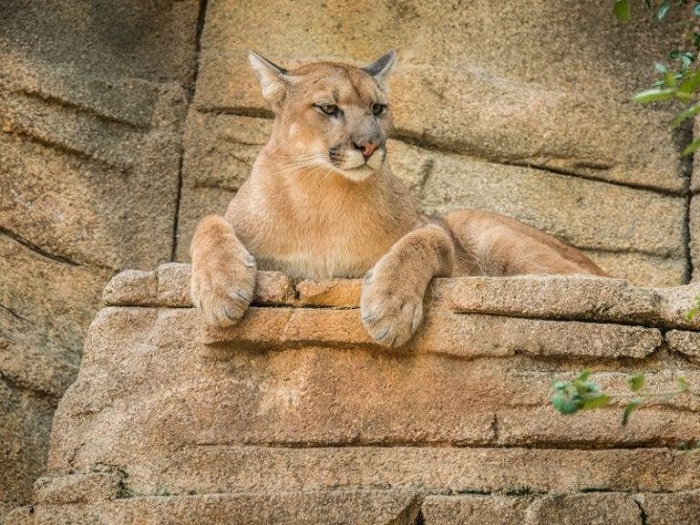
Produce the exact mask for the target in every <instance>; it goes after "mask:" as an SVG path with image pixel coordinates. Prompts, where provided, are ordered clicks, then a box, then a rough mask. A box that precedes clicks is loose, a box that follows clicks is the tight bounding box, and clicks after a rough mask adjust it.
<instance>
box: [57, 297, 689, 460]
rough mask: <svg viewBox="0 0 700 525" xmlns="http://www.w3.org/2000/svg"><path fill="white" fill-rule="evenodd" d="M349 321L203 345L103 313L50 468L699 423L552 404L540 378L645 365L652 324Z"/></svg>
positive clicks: (613, 433)
mask: <svg viewBox="0 0 700 525" xmlns="http://www.w3.org/2000/svg"><path fill="white" fill-rule="evenodd" d="M358 315H359V312H358V310H356V309H354V310H352V309H351V310H347V309H339V310H335V309H331V308H323V309H316V308H299V309H292V308H284V307H276V308H259V307H256V308H252V309H251V311H250V314H249V315H248V316H247V317H246V318H245V319H244V321H242V323H241V324H240V326H239V328H238V329H239V330H242V332H241V333H242V334H243V335H244V337H243V336H240V335H239V339H238V340H236V339H235V337H234V338H233V339H231V338H229V340H228V341H226V342H225V343H223V342H222V341H219V343H220V344H217V345H215V346H213V347H206V346H205V345H202V344H201V343H200V342H199V341H198V339H197V337H194V336H193V334H196V333H197V332H198V330H199V328H200V323H201V320H200V318H199V315H198V313H197V312H196V311H195V310H193V309H190V308H176V309H154V308H144V307H131V308H127V307H109V308H105V309H103V310H101V311H100V313H99V314H98V316H97V317H96V319H95V321H94V322H93V324H92V326H91V330H90V332H89V334H88V337H87V339H86V345H85V354H84V357H83V361H82V368H81V372H80V374H79V376H78V379H77V380H76V381H75V382H74V383H73V384H72V385H71V387H70V389H69V390H68V393H67V394H66V395H65V396H64V398H63V400H62V402H61V405H60V408H59V411H58V413H57V416H56V418H55V420H54V426H53V428H54V433H55V434H54V436H55V437H54V446H53V451H52V469H53V472H66V471H68V470H73V469H78V470H89V469H91V468H92V466H94V465H98V464H105V465H131V464H134V463H136V464H137V465H140V466H139V467H138V468H146V469H149V468H151V467H146V466H145V465H143V463H142V459H140V458H143V457H148V458H149V461H150V462H152V463H153V465H154V466H155V465H158V464H162V462H166V463H167V461H169V458H170V456H171V454H172V451H173V450H176V449H177V448H178V447H181V446H183V445H201V446H223V445H245V444H265V445H267V446H281V447H299V446H334V445H363V446H369V445H375V444H383V445H385V446H389V445H391V446H399V445H402V444H410V445H414V446H418V445H427V444H432V445H435V446H445V445H449V446H477V445H485V444H492V445H500V444H505V445H508V446H519V445H521V444H527V445H528V446H529V445H533V446H545V445H547V446H560V445H561V444H562V443H563V442H565V441H567V440H568V441H571V442H573V443H579V444H583V443H586V444H587V446H594V445H595V446H606V447H607V446H609V447H613V446H616V445H620V444H622V445H625V446H628V445H630V444H634V445H638V446H655V445H659V444H663V445H668V444H675V443H677V442H679V441H681V440H688V439H690V438H692V436H691V435H689V433H691V434H692V432H693V431H694V429H695V428H696V426H697V421H696V420H697V418H696V417H695V413H693V412H691V411H689V410H688V409H687V408H686V407H682V408H681V407H680V405H668V406H665V407H663V408H661V407H659V408H658V409H657V408H654V407H649V409H648V410H645V411H644V412H643V413H644V417H643V418H642V417H640V418H639V423H636V422H635V425H632V426H630V427H629V428H628V429H624V428H622V427H621V426H620V425H619V417H620V414H619V408H616V407H612V408H610V409H608V410H606V411H603V412H601V413H600V415H598V413H596V414H595V415H594V416H592V417H591V419H579V420H577V422H573V421H572V420H567V419H565V418H563V417H562V416H560V415H558V414H557V413H556V412H555V411H554V409H553V408H551V407H549V406H548V399H549V396H550V395H551V390H550V388H551V387H550V385H551V382H552V381H553V380H555V379H561V378H562V377H563V376H564V375H565V374H566V375H568V374H571V373H573V372H574V371H576V370H580V369H582V368H583V367H584V366H585V363H586V362H587V361H588V362H590V361H591V360H592V358H598V359H601V360H602V362H608V363H615V362H616V361H615V359H616V358H620V357H624V356H628V357H636V358H637V359H640V361H639V362H638V366H640V367H647V366H649V365H648V364H647V363H648V361H641V358H643V357H645V356H647V355H648V354H650V353H652V352H653V351H654V350H655V348H656V346H658V344H659V343H660V341H661V336H660V334H659V332H658V330H656V329H645V328H639V327H633V326H626V325H602V324H596V323H574V322H564V321H562V322H558V321H541V320H531V319H509V318H506V317H498V316H496V317H489V316H479V315H475V316H465V315H458V314H453V313H451V312H449V311H444V310H440V309H435V310H434V311H433V312H432V313H429V317H428V320H427V324H426V332H425V333H426V334H428V335H424V336H419V337H418V339H417V340H416V342H415V343H414V344H412V346H409V347H407V348H406V349H403V350H402V349H397V350H395V351H393V352H389V351H386V350H385V349H383V348H381V347H379V346H376V345H373V344H370V343H367V342H365V343H362V341H361V340H360V338H365V339H366V338H368V336H367V335H366V334H365V332H364V329H363V327H362V325H361V323H360V321H359V318H357V316H358ZM433 315H435V316H436V317H431V316H433ZM445 315H446V316H451V317H449V318H448V319H447V320H445V319H444V318H442V317H440V316H445ZM348 316H352V318H353V319H355V321H354V324H353V321H349V320H348V319H346V318H347V317H348ZM455 318H457V319H455ZM246 319H247V320H246ZM436 319H441V321H437V320H436ZM475 321H476V322H475ZM491 321H494V322H496V323H497V324H496V325H493V324H489V322H491ZM334 322H335V323H337V324H338V326H337V327H334V326H333V325H332V323H334ZM439 323H442V324H439ZM465 327H466V328H465ZM489 327H490V328H489ZM513 327H515V328H513ZM489 329H490V330H493V332H489ZM509 329H513V332H512V333H509V334H510V335H509V334H504V333H503V332H508V330H509ZM231 333H233V334H235V333H236V332H235V330H234V331H233V332H231ZM431 333H433V334H434V335H430V334H431ZM338 334H341V335H338ZM439 334H442V335H439ZM499 334H500V335H499ZM615 334H617V335H615ZM422 337H424V338H425V339H422ZM334 338H335V339H334ZM450 338H451V340H452V341H453V342H452V343H451V344H452V346H450V345H448V344H447V342H449V340H450ZM290 341H291V342H294V344H293V345H291V346H290V344H291V343H290ZM459 341H461V344H462V346H458V342H459ZM479 341H481V343H479ZM429 344H433V345H435V346H433V347H429V346H428V345H429ZM477 344H481V346H476V347H472V345H477ZM265 345H267V346H265ZM421 345H422V346H421ZM499 345H501V346H499ZM507 345H511V346H510V347H509V346H507ZM516 352H517V353H519V355H518V356H517V358H515V359H514V360H504V359H503V357H515V356H516ZM480 356H481V357H480ZM464 357H468V358H469V359H460V358H464ZM555 357H558V358H559V359H560V361H558V364H555V365H554V366H552V365H549V367H547V366H545V365H543V362H544V363H547V362H548V361H547V360H549V359H552V358H555ZM543 359H544V361H542V360H543ZM561 359H564V360H565V361H561ZM554 363H557V362H556V361H555V362H554ZM627 363H628V365H627V366H628V367H629V364H630V363H631V361H627ZM543 366H544V367H545V368H544V370H543ZM537 370H539V372H537ZM689 373H690V374H692V373H693V371H692V370H690V371H689ZM690 374H689V377H688V380H689V381H691V380H692V378H693V377H695V376H694V375H690ZM696 375H697V374H696ZM666 379H668V380H669V381H670V380H671V378H666ZM609 383H610V384H612V385H614V384H615V383H614V381H609ZM428 386H429V387H428ZM406 400H410V403H408V402H406ZM465 407H469V408H468V409H467V408H465ZM655 410H658V413H657V412H655ZM640 413H641V412H640ZM645 422H646V424H647V427H646V429H645V428H644V425H645ZM637 424H638V425H639V428H638V427H637V426H636V425H637ZM630 429H633V430H634V432H633V431H632V430H630ZM698 434H700V430H699V431H698ZM156 450H157V451H159V452H158V454H156V453H155V452H154V451H156ZM153 468H155V467H153Z"/></svg>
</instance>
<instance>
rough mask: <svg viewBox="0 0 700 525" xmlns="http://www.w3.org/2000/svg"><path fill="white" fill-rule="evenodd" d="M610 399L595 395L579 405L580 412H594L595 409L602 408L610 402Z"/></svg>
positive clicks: (607, 396)
mask: <svg viewBox="0 0 700 525" xmlns="http://www.w3.org/2000/svg"><path fill="white" fill-rule="evenodd" d="M611 399H612V398H611V397H610V396H609V395H607V394H601V393H599V394H596V396H595V397H593V398H591V399H587V400H586V401H584V402H583V404H582V405H581V409H582V410H594V409H596V408H600V407H604V406H605V405H607V404H608V403H610V401H611Z"/></svg>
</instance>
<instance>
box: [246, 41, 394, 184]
mask: <svg viewBox="0 0 700 525" xmlns="http://www.w3.org/2000/svg"><path fill="white" fill-rule="evenodd" d="M249 59H250V63H251V65H252V66H253V70H254V71H255V74H256V76H257V77H258V80H259V82H260V86H261V88H262V94H263V97H264V98H265V100H266V101H267V102H268V104H269V105H270V107H271V108H272V111H273V112H274V113H275V126H274V130H273V133H272V138H271V140H270V145H269V148H268V154H269V155H270V157H271V160H274V159H276V160H277V161H279V163H280V166H281V167H284V168H285V169H290V168H293V167H297V168H302V169H304V168H311V169H313V170H314V171H317V172H318V173H320V174H325V173H330V172H332V171H335V172H338V173H340V174H342V175H344V176H345V177H347V178H348V179H350V180H353V181H361V180H364V179H366V178H367V177H369V176H370V175H371V174H372V173H374V172H375V171H378V170H379V169H380V168H381V167H382V165H383V163H384V159H385V157H386V138H387V134H388V132H389V131H390V129H391V124H392V118H391V111H390V108H389V99H388V89H387V83H386V80H387V76H388V74H389V72H390V71H391V69H392V67H393V65H394V62H395V60H396V53H395V52H394V51H391V52H389V53H387V54H386V55H384V56H382V57H381V58H379V59H377V60H376V61H375V62H373V63H371V64H369V65H367V66H365V67H362V68H359V67H354V66H349V65H346V64H338V63H330V62H321V63H315V64H307V65H305V66H301V67H299V68H297V69H294V70H291V71H289V70H286V69H284V68H282V67H280V66H277V65H275V64H273V63H272V62H270V61H269V60H267V59H265V58H263V57H261V56H260V55H258V54H256V53H253V52H251V53H250V55H249Z"/></svg>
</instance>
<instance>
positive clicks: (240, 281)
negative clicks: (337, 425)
mask: <svg viewBox="0 0 700 525" xmlns="http://www.w3.org/2000/svg"><path fill="white" fill-rule="evenodd" d="M395 59H396V54H395V52H393V51H392V52H389V53H387V54H386V55H384V56H382V57H381V58H379V59H378V60H376V61H375V62H373V63H371V64H369V65H367V66H365V67H362V68H359V67H354V66H350V65H346V64H340V63H327V62H323V63H313V64H307V65H304V66H301V67H299V68H296V69H293V70H287V69H284V68H282V67H279V66H277V65H275V64H273V63H272V62H270V61H268V60H266V59H265V58H263V57H262V56H260V55H258V54H256V53H253V52H251V53H250V55H249V60H250V63H251V65H252V67H253V70H254V72H255V74H256V76H257V78H258V81H259V83H260V86H261V88H262V95H263V97H264V98H265V100H266V101H267V103H268V104H269V105H270V107H271V108H272V111H273V113H274V115H275V120H274V124H273V129H272V135H271V137H270V141H269V142H268V144H267V145H266V146H265V147H264V148H263V150H262V151H261V152H260V154H259V156H258V157H257V160H256V161H255V164H254V166H253V169H252V173H251V175H250V177H249V178H248V179H247V180H246V182H245V183H244V184H243V185H242V186H241V188H240V190H239V191H238V193H237V194H236V196H235V197H234V198H233V200H232V201H231V203H230V205H229V207H228V210H227V212H226V214H225V216H224V217H221V216H214V215H211V216H208V217H205V218H204V219H203V220H202V221H201V222H200V223H199V224H198V226H197V228H196V232H195V234H194V238H193V240H192V245H191V250H190V253H191V257H192V281H191V293H192V299H193V301H194V304H195V305H196V306H197V307H198V308H200V309H201V311H202V313H203V315H204V317H205V319H206V321H207V322H208V323H209V324H212V325H219V326H227V325H231V324H233V323H235V322H236V321H237V320H238V319H240V318H241V316H242V315H243V314H244V313H245V311H246V308H247V307H248V305H249V304H250V301H251V299H252V298H253V292H254V288H255V279H256V271H257V270H258V269H261V270H277V271H281V272H284V273H286V274H288V275H290V276H293V277H300V278H312V279H322V278H331V277H364V281H363V285H362V296H361V305H360V306H361V314H362V322H363V323H364V325H365V327H366V328H367V330H368V331H369V333H370V334H371V336H372V337H373V338H374V339H375V340H376V341H378V342H379V343H381V344H384V345H387V346H398V345H402V344H403V343H405V342H406V341H408V340H409V339H410V337H411V336H412V335H413V333H414V332H415V331H416V329H417V328H418V326H419V325H420V323H421V320H422V317H423V296H424V294H425V291H426V289H427V287H428V284H429V283H430V281H431V279H432V278H433V277H438V276H460V275H493V276H500V275H516V274H548V273H553V274H575V273H579V274H594V275H601V276H602V275H605V274H604V272H603V271H602V270H601V269H600V268H599V267H598V266H596V265H595V264H594V263H593V262H591V261H590V260H589V259H588V258H587V257H586V256H585V255H584V254H583V253H581V252H580V251H578V250H576V249H574V248H572V247H569V246H567V245H565V244H563V243H562V242H560V241H558V240H557V239H555V238H554V237H551V236H550V235H548V234H546V233H544V232H542V231H539V230H537V229H535V228H532V227H530V226H526V225H524V224H522V223H520V222H518V221H516V220H514V219H510V218H507V217H503V216H499V215H495V214H491V213H486V212H480V211H470V210H461V211H455V212H453V213H449V214H448V215H446V216H445V217H443V218H441V219H430V218H428V217H425V216H423V215H421V214H420V213H419V211H418V209H417V206H416V202H415V200H414V198H413V197H412V196H411V195H410V194H409V192H408V191H407V189H406V188H405V187H404V186H402V185H401V183H400V182H399V180H398V179H397V178H396V177H395V176H394V175H393V174H392V172H391V169H390V168H389V165H388V162H387V158H386V156H387V155H386V141H387V136H388V134H389V132H390V130H391V127H392V112H391V105H390V102H389V98H388V88H387V80H388V78H387V77H388V76H389V73H390V71H391V70H392V67H393V65H394V63H395Z"/></svg>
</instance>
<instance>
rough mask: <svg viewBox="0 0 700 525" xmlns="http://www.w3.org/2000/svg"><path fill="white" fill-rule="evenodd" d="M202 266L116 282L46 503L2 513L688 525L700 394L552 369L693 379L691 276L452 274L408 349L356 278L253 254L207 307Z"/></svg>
mask: <svg viewBox="0 0 700 525" xmlns="http://www.w3.org/2000/svg"><path fill="white" fill-rule="evenodd" d="M188 284H189V265H184V264H169V265H165V266H161V267H160V268H159V269H158V270H157V271H153V272H142V271H141V272H140V271H128V272H125V273H122V274H120V275H118V276H117V277H115V279H114V280H113V281H112V282H111V284H110V285H109V286H108V288H107V290H106V293H105V302H106V304H107V306H106V307H105V308H103V309H102V310H101V311H100V312H99V313H98V314H97V317H96V319H95V321H94V322H93V324H92V326H91V328H90V331H89V333H88V336H87V340H86V346H85V353H84V356H83V362H82V365H81V368H80V373H79V374H78V378H77V379H76V381H75V382H74V383H73V384H72V385H71V386H70V387H69V389H68V391H67V392H66V394H65V396H64V397H63V398H62V400H61V402H60V404H59V408H58V410H57V412H56V416H55V418H54V425H53V432H52V440H51V451H50V456H49V464H48V473H47V475H46V476H45V477H42V478H40V479H39V480H38V481H37V483H36V484H35V496H34V506H33V507H31V509H30V508H23V509H18V510H17V511H15V512H14V513H12V514H11V515H10V517H9V519H8V521H7V523H8V525H10V524H11V525H49V524H51V525H60V524H69V523H70V524H88V523H103V524H105V525H111V524H114V525H117V524H119V525H124V524H131V523H134V524H136V523H164V524H165V523H190V524H199V523H202V524H204V523H206V524H218V523H221V524H224V523H226V524H238V523H240V524H244V523H245V524H251V523H253V524H255V523H260V524H269V523H295V524H296V523H298V524H310V525H311V524H314V525H323V524H341V523H353V524H362V523H368V524H369V523H373V524H394V525H398V524H405V525H414V524H418V523H422V524H424V525H434V524H455V525H456V524H461V525H468V524H477V523H478V524H480V525H510V524H513V525H516V524H518V525H519V524H523V523H524V524H527V525H536V524H550V523H570V524H579V523H580V524H589V523H606V524H609V525H622V524H625V525H627V524H630V525H632V524H634V525H659V524H669V525H671V524H673V525H693V524H696V523H697V516H698V512H699V511H700V477H698V475H697V472H698V469H699V468H700V454H697V453H693V452H687V451H683V450H679V449H678V448H677V447H678V445H679V443H681V442H688V441H689V440H692V439H694V438H697V436H698V435H700V418H699V417H698V411H699V410H700V404H698V399H697V397H696V396H690V395H689V394H685V395H683V396H681V397H678V398H676V399H673V400H671V401H663V400H662V401H657V402H653V403H649V404H647V405H645V406H643V407H642V408H641V409H639V411H638V412H635V414H634V415H633V416H632V418H631V421H630V423H629V425H628V426H626V427H623V426H622V425H621V415H622V408H621V404H622V403H619V402H618V403H617V404H616V405H615V406H611V407H607V408H605V409H602V410H599V411H595V412H591V413H588V414H586V415H579V416H569V417H565V416H562V415H560V414H558V413H557V412H556V411H555V410H554V409H553V408H552V407H551V406H550V405H549V402H548V399H549V397H550V395H551V383H552V381H553V380H555V379H563V378H570V377H571V376H572V375H573V374H575V373H576V372H577V371H580V370H582V369H583V368H585V367H588V368H590V369H592V370H594V371H596V372H597V375H596V379H598V380H599V381H600V382H601V383H602V384H603V385H604V386H605V387H607V388H609V389H611V390H617V391H624V390H626V388H625V384H626V380H627V377H628V374H630V373H633V372H645V373H646V374H647V380H648V382H649V387H650V388H651V389H653V390H657V391H664V390H672V389H673V388H674V387H675V381H676V379H677V378H678V377H680V376H683V377H685V378H686V379H687V380H688V381H689V382H690V383H691V384H693V385H696V384H697V383H698V381H700V360H699V359H700V353H699V352H698V349H699V348H700V320H694V321H688V320H687V319H686V318H685V316H684V312H685V311H686V310H687V309H688V308H689V307H690V305H691V304H692V303H693V301H694V297H695V295H697V294H698V293H700V286H697V285H696V286H693V287H690V286H686V287H678V288H670V289H654V288H637V287H634V286H632V285H630V284H629V282H627V281H624V280H601V279H595V278H586V277H556V276H555V277H539V278H535V277H518V278H507V279H498V278H483V277H468V278H461V279H439V280H436V282H435V283H433V285H432V287H431V289H430V292H429V297H428V300H427V304H426V306H427V310H426V321H425V326H424V327H423V328H422V329H421V331H420V332H419V334H418V335H417V337H415V338H414V339H413V340H412V341H411V342H409V344H408V345H407V346H406V347H404V348H402V349H396V350H392V351H389V350H387V349H386V348H383V347H380V346H378V345H376V344H374V343H373V342H372V340H371V339H370V338H369V336H368V335H367V334H366V332H365V331H364V329H363V326H362V323H361V320H360V313H359V309H358V306H357V305H358V297H359V291H360V285H361V282H360V281H359V280H355V281H326V282H309V281H302V282H292V281H291V280H290V279H288V278H287V277H285V276H284V275H282V274H277V273H261V274H260V276H259V281H258V287H257V291H256V297H255V299H254V303H253V307H252V309H251V310H250V311H249V312H248V314H247V315H246V317H244V319H243V320H242V322H241V323H240V324H239V325H237V326H235V327H232V328H228V329H216V330H212V329H207V328H204V325H203V323H202V319H201V317H200V315H199V312H197V311H196V310H195V309H193V308H192V307H191V303H190V300H189V297H188Z"/></svg>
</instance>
